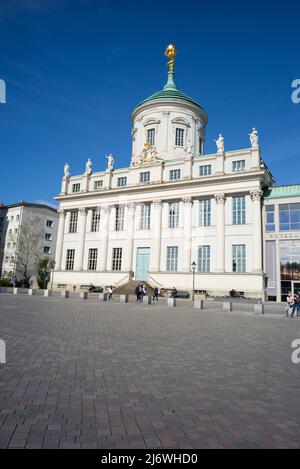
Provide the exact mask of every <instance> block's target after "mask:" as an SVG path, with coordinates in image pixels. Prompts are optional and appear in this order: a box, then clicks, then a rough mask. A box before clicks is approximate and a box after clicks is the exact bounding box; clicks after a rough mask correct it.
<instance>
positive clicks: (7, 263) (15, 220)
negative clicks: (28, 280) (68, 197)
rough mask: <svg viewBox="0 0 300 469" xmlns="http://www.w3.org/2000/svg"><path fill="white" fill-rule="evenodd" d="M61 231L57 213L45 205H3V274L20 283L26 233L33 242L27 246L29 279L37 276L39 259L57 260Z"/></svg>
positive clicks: (0, 222) (0, 237)
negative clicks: (57, 247) (25, 232)
mask: <svg viewBox="0 0 300 469" xmlns="http://www.w3.org/2000/svg"><path fill="white" fill-rule="evenodd" d="M57 228H58V214H57V211H56V210H55V209H54V208H52V207H49V206H47V205H43V204H34V203H32V204H31V203H26V202H20V203H19V204H12V205H1V206H0V274H1V277H3V278H6V277H9V276H11V275H16V276H17V277H18V278H19V279H20V280H22V278H21V272H22V268H21V266H20V261H21V260H22V258H24V253H22V249H24V242H22V239H23V235H22V232H23V233H24V230H26V231H29V233H28V234H29V235H30V234H31V236H32V238H33V239H34V247H33V246H31V245H30V244H29V243H28V246H27V250H28V258H29V260H28V276H30V275H31V274H32V273H34V270H35V265H34V264H35V262H36V258H37V257H38V258H43V257H45V258H47V257H49V258H50V259H54V257H55V250H56V237H57Z"/></svg>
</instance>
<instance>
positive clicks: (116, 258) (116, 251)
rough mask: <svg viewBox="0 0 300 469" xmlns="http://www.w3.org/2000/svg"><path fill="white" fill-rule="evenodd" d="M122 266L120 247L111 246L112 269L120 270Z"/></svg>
mask: <svg viewBox="0 0 300 469" xmlns="http://www.w3.org/2000/svg"><path fill="white" fill-rule="evenodd" d="M121 268H122V248H113V256H112V270H121Z"/></svg>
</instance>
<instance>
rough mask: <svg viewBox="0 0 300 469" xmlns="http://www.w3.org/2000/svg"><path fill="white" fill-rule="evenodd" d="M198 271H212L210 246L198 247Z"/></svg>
mask: <svg viewBox="0 0 300 469" xmlns="http://www.w3.org/2000/svg"><path fill="white" fill-rule="evenodd" d="M198 272H210V246H199V247H198Z"/></svg>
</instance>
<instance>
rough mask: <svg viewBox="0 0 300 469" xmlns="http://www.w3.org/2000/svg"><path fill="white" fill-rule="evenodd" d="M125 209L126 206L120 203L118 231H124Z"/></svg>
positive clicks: (117, 213) (117, 218)
mask: <svg viewBox="0 0 300 469" xmlns="http://www.w3.org/2000/svg"><path fill="white" fill-rule="evenodd" d="M124 210H125V207H124V206H122V205H118V206H117V207H116V225H115V228H116V231H123V230H124Z"/></svg>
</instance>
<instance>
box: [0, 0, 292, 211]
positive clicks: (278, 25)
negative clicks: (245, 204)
mask: <svg viewBox="0 0 300 469" xmlns="http://www.w3.org/2000/svg"><path fill="white" fill-rule="evenodd" d="M299 24H300V6H299V2H296V1H291V0H287V1H285V2H280V5H279V4H278V2H270V1H262V2H256V1H251V2H238V1H230V0H228V1H226V2H225V1H209V2H208V1H191V0H186V1H185V2H177V1H175V0H173V1H169V0H165V1H164V2H161V1H156V0H155V1H151V0H148V1H147V2H141V1H138V2H137V1H131V2H130V1H111V0H110V1H96V0H72V1H70V0H44V1H40V0H0V43H1V49H0V78H2V79H4V80H5V82H6V86H7V103H6V104H0V129H1V130H0V157H1V169H0V171H1V180H0V202H3V203H13V202H17V201H19V200H26V201H32V202H33V201H48V202H50V203H53V199H52V197H53V196H54V195H56V194H58V192H59V191H60V184H61V176H62V174H63V166H64V163H65V161H69V163H70V166H71V173H72V174H73V175H74V174H80V173H82V172H83V171H84V167H85V162H86V159H87V158H88V157H90V158H91V159H92V161H93V170H94V171H99V170H103V169H104V168H105V167H106V163H107V162H106V159H105V154H107V153H109V152H112V153H113V155H114V156H115V160H116V166H117V167H124V166H127V165H128V164H129V162H130V154H131V141H130V130H131V122H130V114H131V111H132V110H133V108H134V106H135V105H136V104H137V103H138V102H139V101H141V100H142V99H144V98H146V97H147V96H148V95H150V94H152V93H153V92H155V91H157V90H158V89H161V88H162V86H163V85H164V83H165V81H166V74H167V67H166V65H165V64H166V57H165V56H164V54H163V53H164V49H165V46H166V45H167V44H168V43H170V42H172V43H174V44H176V46H177V49H178V54H177V56H176V65H175V67H176V68H175V72H176V77H175V78H176V80H175V81H176V85H177V87H178V88H179V89H181V90H182V91H185V92H186V93H187V94H189V95H190V96H192V97H193V98H194V99H196V100H197V101H198V102H199V103H200V104H201V105H202V106H203V107H204V109H205V110H206V112H207V114H208V117H209V123H208V127H207V133H206V149H205V150H206V153H210V152H214V151H215V144H214V139H215V138H216V137H217V135H218V133H220V132H222V133H223V135H224V137H225V148H226V149H227V150H233V149H239V148H245V147H247V146H249V140H248V133H249V131H250V130H251V128H252V127H254V126H255V127H257V128H258V130H259V133H260V144H261V148H262V157H263V159H264V160H265V161H266V163H267V165H268V166H269V168H270V169H271V171H272V173H273V175H274V176H275V178H276V182H277V184H292V183H299V182H300V177H299V174H300V163H299V161H300V104H298V105H296V104H294V103H293V102H292V100H291V94H292V88H291V83H292V81H293V80H294V79H297V78H300V53H299V48H300V42H299Z"/></svg>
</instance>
